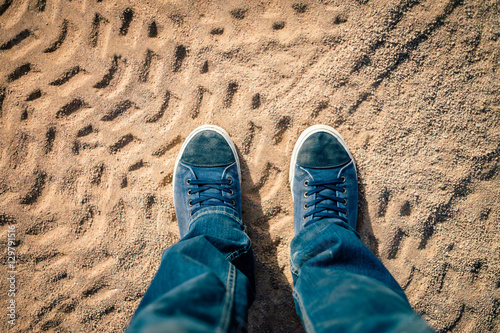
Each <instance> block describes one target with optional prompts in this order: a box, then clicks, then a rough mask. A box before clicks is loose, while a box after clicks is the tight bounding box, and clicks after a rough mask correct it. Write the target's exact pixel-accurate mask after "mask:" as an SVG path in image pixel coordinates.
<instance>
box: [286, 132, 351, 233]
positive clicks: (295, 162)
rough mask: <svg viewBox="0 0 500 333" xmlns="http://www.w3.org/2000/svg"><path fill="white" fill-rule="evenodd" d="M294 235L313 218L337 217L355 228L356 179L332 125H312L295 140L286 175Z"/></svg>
mask: <svg viewBox="0 0 500 333" xmlns="http://www.w3.org/2000/svg"><path fill="white" fill-rule="evenodd" d="M289 181H290V188H291V189H292V195H293V205H294V225H295V234H297V233H298V232H299V231H300V230H302V229H303V228H305V227H307V226H309V225H311V224H313V223H314V222H316V221H319V220H321V219H326V218H333V219H340V220H342V221H344V222H346V223H348V224H349V225H350V226H351V227H352V228H353V229H356V219H357V213H358V180H357V175H356V166H355V164H354V159H353V158H352V155H351V152H350V151H349V149H348V148H347V145H346V143H345V142H344V140H343V138H342V136H341V135H340V134H339V133H338V132H337V131H335V130H334V129H333V128H332V127H330V126H326V125H314V126H311V127H309V128H307V129H306V130H305V131H304V132H303V133H302V134H301V135H300V137H299V139H298V140H297V143H296V144H295V147H294V149H293V153H292V160H291V163H290V174H289Z"/></svg>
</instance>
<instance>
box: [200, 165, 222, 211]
mask: <svg viewBox="0 0 500 333" xmlns="http://www.w3.org/2000/svg"><path fill="white" fill-rule="evenodd" d="M226 168H227V166H222V167H195V166H191V169H192V170H193V172H194V174H195V175H196V179H201V180H221V179H222V176H223V174H224V171H225V170H226ZM221 192H222V191H220V190H217V189H214V188H211V189H209V190H206V191H203V192H201V193H200V194H201V196H203V195H210V194H215V195H221ZM201 205H202V206H210V205H217V206H220V205H223V203H222V202H221V201H220V200H217V199H208V200H206V201H203V202H202V203H201Z"/></svg>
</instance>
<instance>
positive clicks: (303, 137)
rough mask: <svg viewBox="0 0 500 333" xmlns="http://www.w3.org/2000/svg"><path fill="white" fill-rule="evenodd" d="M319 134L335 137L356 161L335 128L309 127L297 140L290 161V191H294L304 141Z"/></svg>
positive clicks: (326, 126)
mask: <svg viewBox="0 0 500 333" xmlns="http://www.w3.org/2000/svg"><path fill="white" fill-rule="evenodd" d="M317 132H326V133H330V134H331V135H333V136H334V137H335V138H336V139H337V140H338V141H339V142H340V144H341V145H342V147H344V149H345V150H346V151H347V154H349V157H350V158H351V160H353V161H354V158H353V157H352V154H351V151H350V150H349V148H347V144H346V143H345V141H344V138H343V137H342V135H340V133H339V132H337V131H336V130H335V129H333V127H330V126H328V125H313V126H311V127H308V128H306V129H305V130H304V132H302V134H301V135H300V136H299V138H298V140H297V143H296V144H295V147H293V153H292V159H291V161H290V172H289V175H288V182H289V183H290V189H291V190H292V191H293V184H292V181H293V179H294V177H295V165H296V164H297V154H298V153H299V150H300V147H301V146H302V144H303V143H304V141H306V139H307V138H308V137H309V136H311V135H312V134H314V133H317ZM354 168H356V165H354Z"/></svg>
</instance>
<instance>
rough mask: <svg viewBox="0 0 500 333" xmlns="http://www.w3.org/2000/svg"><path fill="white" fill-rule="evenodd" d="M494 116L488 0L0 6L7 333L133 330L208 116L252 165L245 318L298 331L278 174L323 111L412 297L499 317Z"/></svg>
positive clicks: (496, 84)
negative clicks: (178, 186)
mask: <svg viewBox="0 0 500 333" xmlns="http://www.w3.org/2000/svg"><path fill="white" fill-rule="evenodd" d="M499 120H500V3H499V2H498V1H497V0H484V1H482V0H465V1H459V0H450V1H444V0H442V1H441V0H433V1H430V0H429V1H425V0H421V1H420V0H400V1H397V0H388V1H385V0H358V1H354V0H350V1H348V0H344V1H342V0H332V1H326V0H325V1H312V0H311V1H304V2H300V3H298V2H293V1H292V2H291V1H283V0H282V1H226V2H223V1H210V2H209V1H206V2H205V1H203V2H198V1H186V2H182V1H177V2H175V1H148V2H142V3H141V2H139V1H132V2H129V1H117V2H112V1H109V0H102V1H98V0H97V1H96V0H80V1H79V0H73V1H69V0H29V1H12V0H1V4H0V152H1V155H0V172H1V173H0V248H1V253H2V255H1V261H0V262H1V263H2V266H1V268H0V269H1V270H2V272H1V275H0V276H1V279H0V288H1V292H0V299H1V309H2V310H1V311H0V312H1V313H2V315H1V317H0V318H1V319H0V331H3V332H6V331H7V330H9V331H13V332H31V331H43V330H49V331H60V332H90V331H99V332H116V331H121V330H123V329H124V328H125V327H126V325H127V323H128V321H129V320H130V318H131V316H132V314H133V312H134V310H135V308H136V307H137V305H138V304H139V302H140V300H141V297H142V295H143V294H144V292H145V290H146V288H147V286H148V285H149V283H150V281H151V279H152V278H153V275H154V274H155V272H156V269H157V267H158V265H159V260H160V254H161V251H162V250H163V249H165V248H167V247H168V246H170V245H172V244H174V243H175V242H176V241H177V240H178V239H179V236H178V230H177V225H176V218H175V212H174V209H173V202H172V185H171V180H172V172H173V167H174V161H175V158H176V155H177V153H178V151H179V149H180V146H181V143H182V141H183V140H184V139H185V138H186V136H187V135H188V134H189V132H190V131H191V130H193V129H194V128H195V127H196V126H199V125H201V124H206V123H211V124H216V125H219V126H222V127H224V128H225V129H226V130H227V131H228V132H229V133H230V135H231V136H232V138H233V140H234V142H235V144H236V146H237V147H238V150H239V155H240V160H241V162H242V169H243V197H244V204H243V216H244V220H245V221H246V223H247V224H248V225H249V234H250V236H251V238H252V240H253V242H254V245H255V252H256V260H257V262H256V268H257V288H258V290H257V292H258V294H257V300H256V302H255V304H254V305H253V306H252V308H251V311H250V314H249V325H250V331H251V332H301V331H302V330H303V329H302V328H301V324H300V320H299V319H298V317H297V316H296V315H295V310H294V306H293V301H292V296H291V290H292V287H291V275H290V272H289V263H288V258H289V245H290V242H291V240H292V237H293V218H292V212H293V210H292V198H291V195H290V189H289V185H288V167H289V159H290V155H291V152H292V149H293V145H294V144H295V140H296V139H297V138H298V136H299V134H300V133H301V131H302V130H304V129H305V128H306V127H308V126H310V125H312V124H317V123H324V124H329V125H331V126H333V127H335V128H337V129H338V131H339V132H340V133H341V134H342V135H343V136H344V138H345V140H346V141H347V143H348V145H349V146H350V148H351V150H352V152H353V155H354V157H355V159H356V162H357V166H358V169H359V176H360V180H359V186H360V197H361V200H360V207H359V208H360V214H359V220H358V225H359V227H358V231H359V232H360V234H361V237H362V239H363V241H364V242H365V243H366V244H367V245H368V246H369V247H370V249H371V250H372V251H373V252H374V253H375V254H376V255H377V256H378V257H379V258H380V259H381V260H382V261H383V262H384V264H385V265H386V266H387V267H388V268H389V270H390V271H391V272H392V273H393V274H394V276H395V278H396V279H397V280H398V282H399V283H400V284H401V286H402V287H403V288H404V289H405V291H406V293H407V295H408V298H409V300H410V302H411V304H412V306H413V307H414V308H415V310H416V311H417V312H418V313H420V314H421V315H422V316H423V317H424V318H425V319H426V320H427V321H428V322H429V324H430V325H431V326H432V327H433V328H435V329H436V330H437V331H439V332H448V331H450V332H498V330H499V329H500V319H499V312H500V310H499V306H500V239H499V231H500V230H499V228H500V227H499V220H500V218H499V215H500V213H499V202H500V201H499V199H500V198H499V197H500V193H499V191H500V190H499V167H498V164H499V156H500V148H499V147H500V122H499ZM12 225H15V229H9V228H12V227H11V226H12ZM9 230H14V231H15V232H14V234H15V239H16V240H15V246H14V247H13V248H12V252H13V254H15V256H16V261H15V263H14V264H15V266H9V265H8V264H9V262H8V252H7V251H8V245H9V244H8V237H7V236H8V231H9ZM11 234H12V233H11ZM13 268H15V269H16V273H14V275H15V288H16V295H15V296H13V297H9V296H8V290H9V287H10V282H9V280H7V277H9V276H10V275H9V273H8V271H10V270H12V269H13ZM11 300H15V314H16V318H15V326H14V327H11V325H10V324H9V323H8V321H7V319H8V317H7V314H8V309H7V306H8V305H9V304H10V303H9V302H10V301H11Z"/></svg>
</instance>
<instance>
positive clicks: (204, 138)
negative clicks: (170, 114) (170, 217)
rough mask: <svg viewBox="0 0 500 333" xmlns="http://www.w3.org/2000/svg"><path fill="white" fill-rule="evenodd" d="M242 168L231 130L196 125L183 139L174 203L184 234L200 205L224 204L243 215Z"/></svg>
mask: <svg viewBox="0 0 500 333" xmlns="http://www.w3.org/2000/svg"><path fill="white" fill-rule="evenodd" d="M240 179H241V170H240V162H239V160H238V154H237V152H236V147H235V146H234V144H233V142H232V141H231V138H230V137H229V134H227V132H226V131H225V130H223V129H222V128H220V127H218V126H214V125H203V126H200V127H198V128H196V129H195V130H194V131H193V132H191V134H189V135H188V137H187V138H186V140H185V141H184V143H183V145H182V147H181V151H180V152H179V155H178V156H177V160H176V163H175V167H174V174H173V188H174V207H175V214H176V215H177V223H178V224H179V231H180V236H181V238H182V237H184V236H185V235H186V234H187V233H188V231H189V223H190V219H191V217H192V216H193V215H195V214H196V212H198V211H199V210H200V209H202V208H205V207H209V206H224V207H229V208H231V209H234V210H235V211H236V212H237V213H238V216H239V217H240V218H241V183H240Z"/></svg>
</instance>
